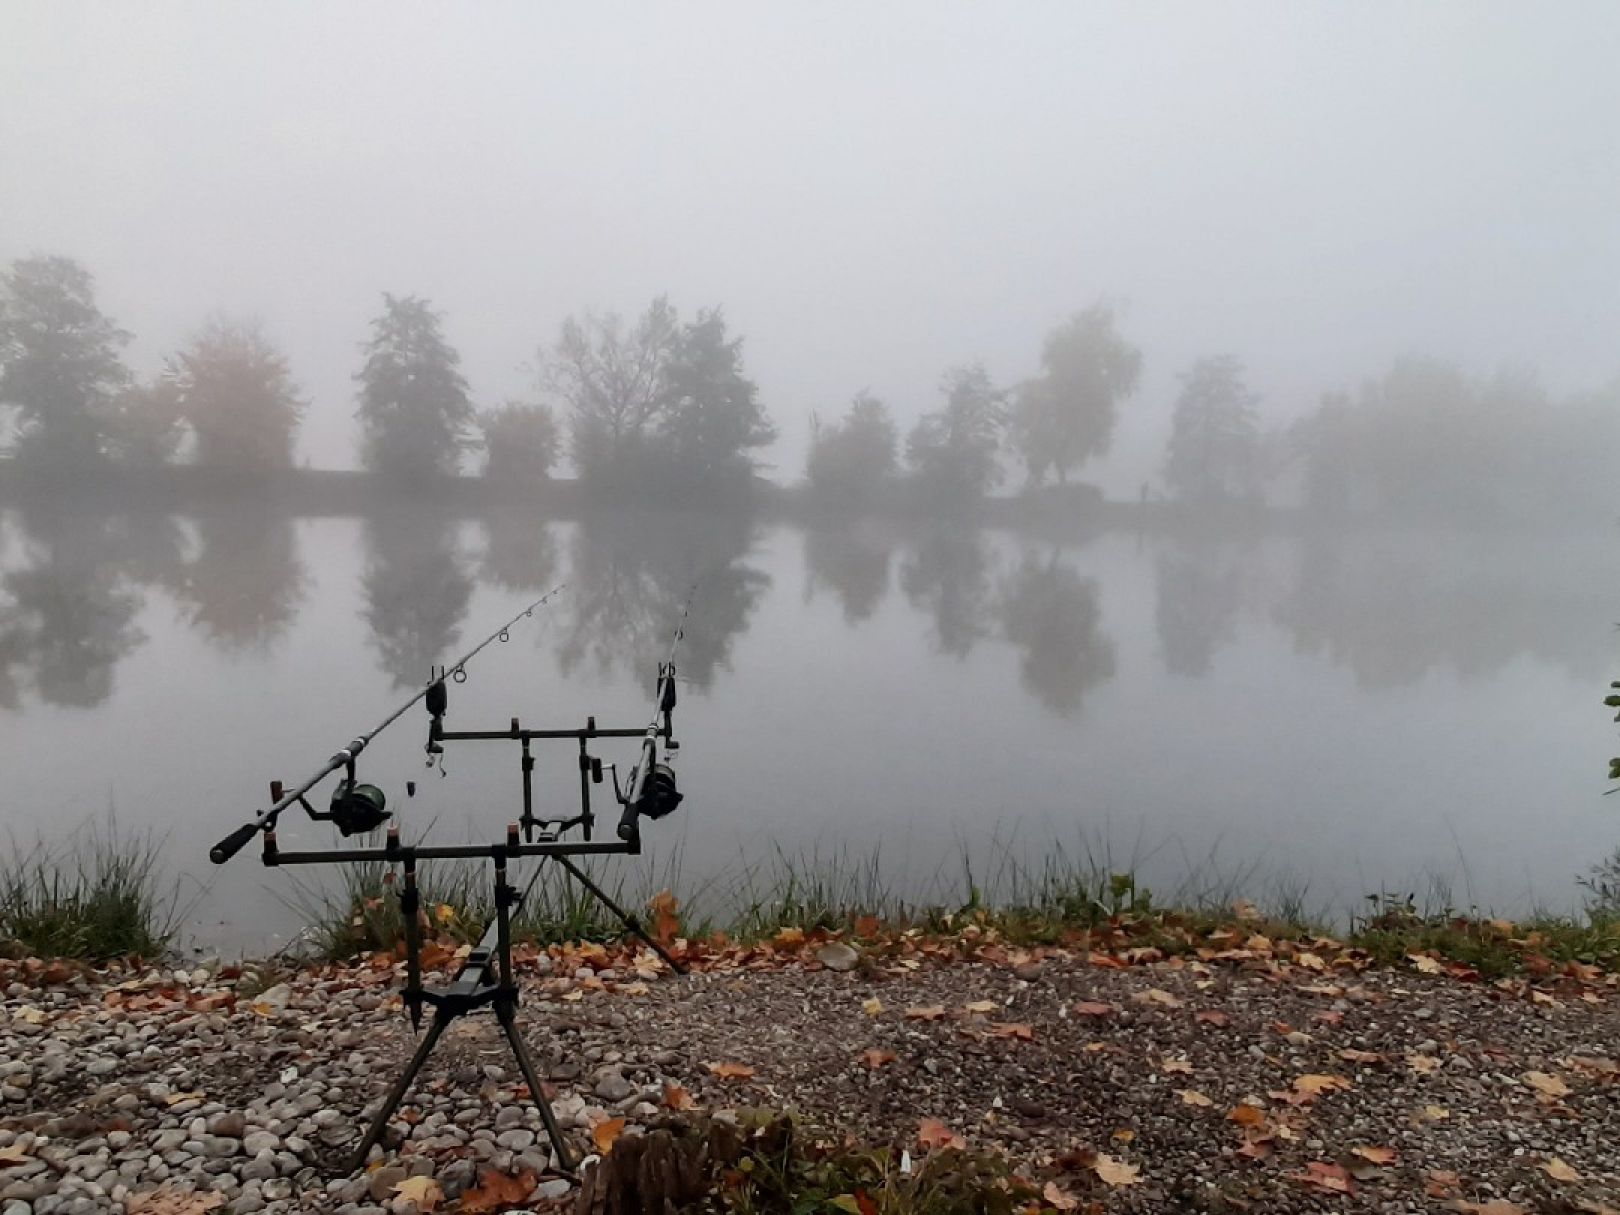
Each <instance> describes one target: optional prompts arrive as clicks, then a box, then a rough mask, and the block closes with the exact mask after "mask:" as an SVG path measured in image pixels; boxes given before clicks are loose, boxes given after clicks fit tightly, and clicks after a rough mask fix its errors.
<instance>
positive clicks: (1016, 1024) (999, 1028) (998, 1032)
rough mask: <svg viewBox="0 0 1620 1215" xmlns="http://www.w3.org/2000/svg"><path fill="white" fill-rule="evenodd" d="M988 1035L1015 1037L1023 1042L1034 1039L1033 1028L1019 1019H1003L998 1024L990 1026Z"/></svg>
mask: <svg viewBox="0 0 1620 1215" xmlns="http://www.w3.org/2000/svg"><path fill="white" fill-rule="evenodd" d="M990 1036H991V1037H993V1038H1017V1039H1019V1040H1020V1041H1023V1042H1033V1041H1034V1040H1035V1030H1034V1029H1033V1028H1032V1027H1030V1026H1028V1025H1025V1024H1023V1023H1022V1022H1020V1021H1003V1022H1001V1023H1000V1024H998V1025H993V1026H991V1028H990Z"/></svg>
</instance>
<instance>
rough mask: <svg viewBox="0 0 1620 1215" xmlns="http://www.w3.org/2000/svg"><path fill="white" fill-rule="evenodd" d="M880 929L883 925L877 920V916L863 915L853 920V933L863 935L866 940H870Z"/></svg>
mask: <svg viewBox="0 0 1620 1215" xmlns="http://www.w3.org/2000/svg"><path fill="white" fill-rule="evenodd" d="M882 930H883V925H882V924H881V923H879V922H878V918H877V916H875V915H863V916H861V917H860V918H859V919H857V920H856V921H855V935H856V936H858V937H864V938H866V939H867V940H871V939H872V938H873V937H875V936H877V934H878V933H879V932H881V931H882Z"/></svg>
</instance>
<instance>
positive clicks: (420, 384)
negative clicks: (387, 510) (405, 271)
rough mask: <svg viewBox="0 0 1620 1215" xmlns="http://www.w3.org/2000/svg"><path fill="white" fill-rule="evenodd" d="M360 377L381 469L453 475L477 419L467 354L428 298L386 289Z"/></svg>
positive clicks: (368, 454)
mask: <svg viewBox="0 0 1620 1215" xmlns="http://www.w3.org/2000/svg"><path fill="white" fill-rule="evenodd" d="M362 349H363V350H364V351H365V355H366V361H365V366H364V367H362V368H361V370H360V372H359V374H358V375H357V376H356V377H355V378H356V379H357V380H358V381H359V382H360V408H359V411H358V416H359V418H360V426H361V459H362V461H363V463H364V464H365V466H366V467H367V468H369V469H371V470H373V471H375V472H380V473H386V474H388V475H390V476H398V477H410V478H421V477H429V476H433V475H436V474H453V473H454V472H455V471H456V466H457V463H458V461H459V460H460V458H461V449H462V448H463V447H464V446H466V444H467V440H466V437H465V436H466V429H467V427H468V425H469V424H470V423H471V422H472V420H473V409H472V404H471V402H470V401H469V400H468V398H467V381H466V380H465V379H463V378H462V375H461V370H460V367H461V356H460V355H459V354H457V353H456V350H455V347H453V346H451V345H450V343H449V342H448V341H446V340H445V337H444V334H443V332H442V330H441V328H440V318H439V314H438V313H437V312H434V311H433V309H432V307H430V306H429V304H428V301H426V300H424V299H418V298H417V297H415V296H410V295H407V296H394V295H387V294H385V295H384V296H383V311H382V315H380V316H379V317H377V319H376V320H374V321H373V322H372V324H371V340H370V341H368V342H367V343H366V344H365V345H364V346H363V347H362Z"/></svg>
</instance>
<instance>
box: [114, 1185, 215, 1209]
mask: <svg viewBox="0 0 1620 1215" xmlns="http://www.w3.org/2000/svg"><path fill="white" fill-rule="evenodd" d="M224 1205H225V1195H223V1194H216V1193H213V1192H211V1191H210V1192H204V1193H190V1194H183V1193H180V1192H178V1191H176V1190H171V1189H168V1188H164V1189H161V1190H153V1191H152V1192H151V1193H150V1194H137V1195H135V1197H133V1198H131V1199H130V1200H129V1206H128V1208H127V1210H128V1213H129V1215H207V1212H209V1211H217V1210H219V1208H220V1207H222V1206H224Z"/></svg>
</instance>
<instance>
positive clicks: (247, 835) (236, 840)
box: [208, 823, 259, 865]
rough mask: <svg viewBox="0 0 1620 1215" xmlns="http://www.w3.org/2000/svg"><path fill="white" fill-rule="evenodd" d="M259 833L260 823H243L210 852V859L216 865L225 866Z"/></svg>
mask: <svg viewBox="0 0 1620 1215" xmlns="http://www.w3.org/2000/svg"><path fill="white" fill-rule="evenodd" d="M258 833H259V824H258V823H243V824H242V825H241V826H240V827H238V828H237V829H236V830H235V831H233V832H231V833H230V834H229V835H227V836H226V837H225V838H224V839H222V840H220V841H219V843H217V844H215V845H214V846H213V847H212V848H210V849H209V850H208V859H209V860H211V861H213V862H214V864H216V865H223V864H224V863H225V862H226V861H228V860H230V859H231V858H232V857H233V856H235V855H236V854H237V853H238V852H240V851H242V849H243V848H245V847H247V842H248V841H249V840H250V839H252V838H253V837H254V836H255V835H257V834H258Z"/></svg>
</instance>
